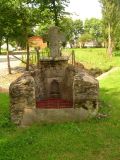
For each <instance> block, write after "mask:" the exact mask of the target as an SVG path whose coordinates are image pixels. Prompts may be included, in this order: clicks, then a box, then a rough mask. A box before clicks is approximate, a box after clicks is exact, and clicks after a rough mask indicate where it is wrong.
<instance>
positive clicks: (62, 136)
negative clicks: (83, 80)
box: [0, 71, 120, 160]
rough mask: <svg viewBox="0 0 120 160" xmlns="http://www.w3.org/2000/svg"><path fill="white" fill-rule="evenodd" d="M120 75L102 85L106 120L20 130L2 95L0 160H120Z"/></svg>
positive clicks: (39, 126) (105, 80)
mask: <svg viewBox="0 0 120 160" xmlns="http://www.w3.org/2000/svg"><path fill="white" fill-rule="evenodd" d="M119 86H120V71H116V72H115V73H113V74H111V75H109V76H108V77H107V78H105V79H103V80H101V81H100V99H101V100H102V108H101V112H103V113H105V114H108V117H107V118H104V119H92V120H89V121H84V122H81V123H64V124H42V125H33V126H31V127H28V128H18V127H16V126H14V125H13V124H11V123H10V122H9V108H8V102H9V99H8V95H6V94H0V160H28V159H29V160H96V159H99V160H120V87H119Z"/></svg>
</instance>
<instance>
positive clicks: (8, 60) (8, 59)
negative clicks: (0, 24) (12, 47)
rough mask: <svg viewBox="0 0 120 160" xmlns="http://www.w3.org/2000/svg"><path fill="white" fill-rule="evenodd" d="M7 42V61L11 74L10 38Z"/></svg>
mask: <svg viewBox="0 0 120 160" xmlns="http://www.w3.org/2000/svg"><path fill="white" fill-rule="evenodd" d="M6 43H7V62H8V73H9V74H11V67H10V57H9V42H8V38H7V39H6Z"/></svg>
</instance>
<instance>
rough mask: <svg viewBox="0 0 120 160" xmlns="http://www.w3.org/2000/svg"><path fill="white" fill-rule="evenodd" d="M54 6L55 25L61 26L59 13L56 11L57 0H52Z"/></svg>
mask: <svg viewBox="0 0 120 160" xmlns="http://www.w3.org/2000/svg"><path fill="white" fill-rule="evenodd" d="M52 4H53V11H54V21H55V25H56V26H58V25H59V21H58V13H57V9H56V4H55V0H52Z"/></svg>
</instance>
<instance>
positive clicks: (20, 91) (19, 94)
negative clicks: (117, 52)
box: [9, 26, 99, 126]
mask: <svg viewBox="0 0 120 160" xmlns="http://www.w3.org/2000/svg"><path fill="white" fill-rule="evenodd" d="M48 35H49V36H48V37H49V47H50V56H49V57H45V58H42V59H41V60H40V63H39V68H38V69H35V70H34V71H31V72H26V73H25V74H23V75H22V76H21V77H19V78H18V79H16V80H15V81H14V82H12V83H11V85H10V88H9V93H10V111H11V120H12V121H13V122H14V123H15V124H17V125H21V126H27V125H31V124H33V123H36V122H37V123H38V122H39V123H57V122H68V121H72V122H73V121H81V120H84V119H87V118H90V117H94V116H95V115H96V114H97V112H98V108H99V107H98V92H99V83H98V81H97V80H96V79H95V78H94V77H92V76H91V75H89V74H88V73H87V72H86V71H85V70H84V69H82V68H78V67H75V66H73V65H71V64H69V63H68V57H64V56H62V55H61V51H60V43H61V42H62V41H63V40H64V36H63V34H62V33H61V32H60V30H59V28H58V27H56V26H54V27H51V28H50V29H49V33H48Z"/></svg>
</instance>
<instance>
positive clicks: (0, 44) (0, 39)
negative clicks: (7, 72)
mask: <svg viewBox="0 0 120 160" xmlns="http://www.w3.org/2000/svg"><path fill="white" fill-rule="evenodd" d="M1 46H2V37H0V54H1Z"/></svg>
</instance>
